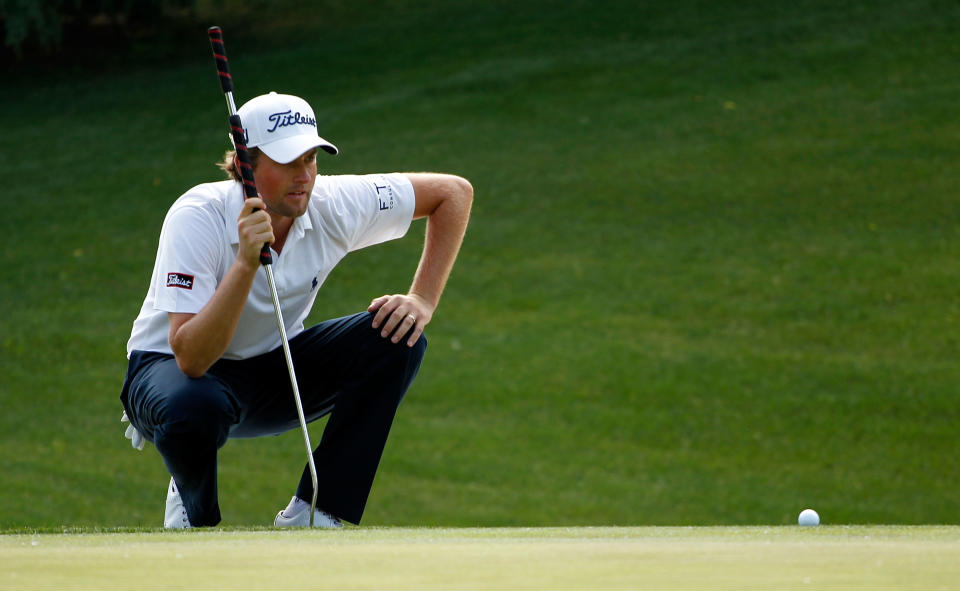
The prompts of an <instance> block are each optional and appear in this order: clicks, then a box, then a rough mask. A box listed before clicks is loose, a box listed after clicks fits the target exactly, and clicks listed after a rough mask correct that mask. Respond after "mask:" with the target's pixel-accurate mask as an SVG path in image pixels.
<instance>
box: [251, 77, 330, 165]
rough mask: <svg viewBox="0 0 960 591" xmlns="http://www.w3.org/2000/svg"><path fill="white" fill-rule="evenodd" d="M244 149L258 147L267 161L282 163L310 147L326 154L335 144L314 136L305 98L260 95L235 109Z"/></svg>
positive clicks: (311, 112)
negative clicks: (245, 144)
mask: <svg viewBox="0 0 960 591" xmlns="http://www.w3.org/2000/svg"><path fill="white" fill-rule="evenodd" d="M237 114H238V115H240V120H241V121H242V122H243V127H244V132H246V136H247V147H248V148H260V150H262V151H263V152H264V153H265V154H266V155H267V156H269V157H270V159H271V160H273V161H275V162H279V163H280V164H286V163H288V162H292V161H293V160H294V159H296V158H297V157H299V156H300V155H301V154H303V153H304V152H307V151H308V150H312V149H313V148H323V150H324V151H326V152H328V153H330V154H336V153H337V147H336V146H334V145H333V144H331V143H330V142H328V141H327V140H325V139H323V138H322V137H320V136H319V135H317V118H316V117H315V116H314V115H313V109H311V108H310V105H309V104H308V103H307V101H305V100H303V99H302V98H300V97H297V96H293V95H290V94H277V93H276V92H271V93H270V94H264V95H260V96H258V97H256V98H253V99H250V100H249V101H247V102H246V103H244V105H243V106H242V107H240V109H239V110H238V111H237Z"/></svg>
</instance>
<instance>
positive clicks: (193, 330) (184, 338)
mask: <svg viewBox="0 0 960 591" xmlns="http://www.w3.org/2000/svg"><path fill="white" fill-rule="evenodd" d="M257 268H258V267H256V266H254V267H252V268H250V266H249V265H248V264H244V263H242V262H239V261H237V262H234V264H233V265H232V266H231V267H230V269H229V270H228V271H227V274H226V275H225V276H224V278H223V281H221V282H220V285H219V286H218V287H217V291H216V292H215V293H214V294H213V297H212V298H210V301H209V302H207V304H206V305H205V306H204V307H203V309H202V310H200V312H198V313H197V314H195V315H193V316H192V317H190V318H189V319H187V320H186V321H185V322H183V323H182V324H179V326H177V325H175V324H174V323H175V322H176V320H175V319H174V317H175V316H176V315H171V327H170V329H171V330H170V347H171V348H172V349H173V354H174V356H175V357H176V359H177V365H178V366H179V367H180V370H181V371H183V373H185V374H187V375H188V376H190V377H199V376H202V375H203V374H204V373H206V372H207V370H208V369H209V368H210V366H211V365H213V364H214V363H216V361H217V360H218V359H220V357H221V356H222V355H223V353H224V351H226V350H227V346H229V344H230V341H231V340H233V335H234V333H235V332H236V330H237V324H238V323H239V322H240V316H241V314H243V308H244V306H245V305H246V302H247V296H248V294H249V293H250V287H251V286H252V285H253V279H254V277H255V276H256V273H257Z"/></svg>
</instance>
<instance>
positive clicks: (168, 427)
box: [154, 378, 236, 448]
mask: <svg viewBox="0 0 960 591" xmlns="http://www.w3.org/2000/svg"><path fill="white" fill-rule="evenodd" d="M162 405H163V409H162V411H161V412H160V413H158V414H159V416H160V421H159V422H158V424H157V425H156V427H155V429H154V432H155V435H154V438H155V439H156V440H157V441H154V443H155V444H156V445H157V446H158V448H159V447H161V446H162V442H161V441H160V440H164V439H166V440H169V439H171V438H176V439H181V438H185V439H189V440H191V441H207V442H210V443H212V444H214V445H216V447H220V446H222V445H223V444H224V443H226V440H227V436H228V434H229V432H230V426H231V425H232V424H233V423H234V422H236V409H235V407H234V405H233V404H232V403H231V401H230V398H229V396H228V394H227V393H226V392H225V391H224V390H223V388H221V387H220V386H219V384H217V383H216V382H215V381H213V380H208V379H203V378H200V379H187V380H184V381H181V382H180V383H178V384H177V385H176V387H174V388H171V389H170V390H169V391H168V392H167V393H166V395H165V396H164V397H163V401H162Z"/></svg>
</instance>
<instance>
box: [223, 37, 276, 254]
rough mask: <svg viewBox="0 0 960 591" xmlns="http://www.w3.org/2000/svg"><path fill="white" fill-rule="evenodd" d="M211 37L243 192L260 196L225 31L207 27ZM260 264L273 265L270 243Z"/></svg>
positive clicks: (249, 195)
mask: <svg viewBox="0 0 960 591" xmlns="http://www.w3.org/2000/svg"><path fill="white" fill-rule="evenodd" d="M207 35H208V36H209V37H210V48H211V49H212V50H213V59H214V61H215V62H216V63H217V74H218V75H219V76H220V87H221V88H222V89H223V94H225V95H226V96H227V97H228V101H227V102H228V105H229V110H230V133H231V135H232V137H233V146H234V148H236V151H237V165H238V168H239V169H240V171H239V172H240V179H241V183H242V184H243V194H244V196H245V197H246V198H247V199H250V198H251V197H257V196H259V195H258V193H257V183H256V181H255V180H254V178H253V165H252V164H251V163H250V153H249V152H248V151H247V133H246V131H244V129H243V122H242V121H241V120H240V115H237V114H236V113H234V112H233V109H234V107H233V77H231V76H230V65H229V64H228V62H227V49H226V47H224V45H223V31H222V30H221V29H220V27H210V28H209V29H207ZM260 264H261V265H272V264H273V256H272V255H271V254H270V245H269V244H266V243H265V244H264V245H263V248H261V249H260Z"/></svg>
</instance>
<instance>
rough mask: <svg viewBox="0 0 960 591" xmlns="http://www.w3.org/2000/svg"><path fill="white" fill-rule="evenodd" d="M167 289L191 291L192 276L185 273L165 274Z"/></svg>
mask: <svg viewBox="0 0 960 591" xmlns="http://www.w3.org/2000/svg"><path fill="white" fill-rule="evenodd" d="M167 287H179V288H180V289H193V275H187V274H185V273H167Z"/></svg>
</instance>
